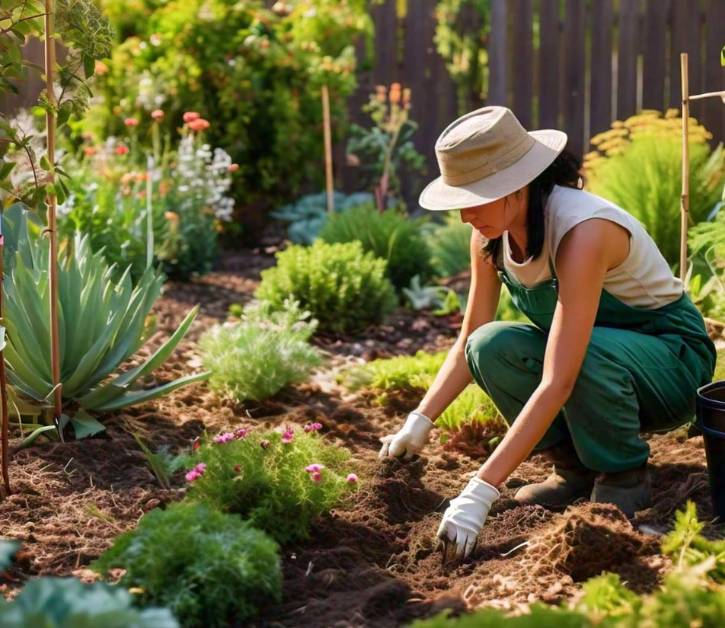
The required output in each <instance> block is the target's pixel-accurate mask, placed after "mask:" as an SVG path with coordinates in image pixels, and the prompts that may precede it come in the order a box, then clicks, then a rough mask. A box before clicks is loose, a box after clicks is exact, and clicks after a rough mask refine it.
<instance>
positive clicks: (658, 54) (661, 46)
mask: <svg viewBox="0 0 725 628" xmlns="http://www.w3.org/2000/svg"><path fill="white" fill-rule="evenodd" d="M669 5H670V0H660V2H647V3H646V5H645V27H644V28H645V32H644V63H643V65H644V67H643V77H642V83H643V85H642V107H644V108H645V109H657V110H658V111H662V110H663V109H664V108H665V71H666V68H665V61H666V59H667V49H666V46H665V33H666V30H667V14H668V12H669Z"/></svg>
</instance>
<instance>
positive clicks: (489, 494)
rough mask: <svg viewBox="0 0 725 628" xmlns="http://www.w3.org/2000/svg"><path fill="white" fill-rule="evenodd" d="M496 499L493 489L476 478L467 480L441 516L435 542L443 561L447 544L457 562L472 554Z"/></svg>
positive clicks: (493, 487) (496, 493)
mask: <svg viewBox="0 0 725 628" xmlns="http://www.w3.org/2000/svg"><path fill="white" fill-rule="evenodd" d="M500 495H501V494H500V493H499V492H498V489H497V488H496V487H495V486H492V485H491V484H489V483H488V482H485V481H484V480H481V479H479V478H478V477H473V478H471V480H470V481H469V482H468V485H467V486H466V488H464V489H463V492H462V493H461V494H460V495H459V496H458V497H456V498H455V499H454V500H452V501H451V503H450V505H449V506H448V508H446V511H445V512H444V513H443V521H441V525H440V526H439V528H438V538H439V539H440V540H441V541H442V542H443V544H444V558H445V554H447V549H448V543H454V544H455V555H456V557H457V558H465V557H466V556H468V555H469V554H470V553H471V552H472V551H473V548H474V547H475V545H476V539H477V538H478V533H479V532H480V531H481V528H482V527H483V524H484V523H485V522H486V517H487V516H488V511H489V510H490V509H491V505H492V504H493V502H495V501H496V500H497V499H498V498H499V496H500Z"/></svg>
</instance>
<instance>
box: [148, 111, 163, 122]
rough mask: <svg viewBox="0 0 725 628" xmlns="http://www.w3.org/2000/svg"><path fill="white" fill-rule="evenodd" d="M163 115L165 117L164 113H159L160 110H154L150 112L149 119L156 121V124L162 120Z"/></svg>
mask: <svg viewBox="0 0 725 628" xmlns="http://www.w3.org/2000/svg"><path fill="white" fill-rule="evenodd" d="M164 115H165V114H164V112H163V111H161V109H154V110H153V111H152V112H151V117H152V118H153V119H154V120H156V121H157V122H158V121H159V120H162V119H163V117H164Z"/></svg>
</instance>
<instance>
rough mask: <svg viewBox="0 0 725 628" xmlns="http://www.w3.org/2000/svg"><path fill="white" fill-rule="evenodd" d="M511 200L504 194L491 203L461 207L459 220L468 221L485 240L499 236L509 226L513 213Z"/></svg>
mask: <svg viewBox="0 0 725 628" xmlns="http://www.w3.org/2000/svg"><path fill="white" fill-rule="evenodd" d="M511 201H512V199H510V198H509V197H508V196H505V197H504V198H500V199H498V200H497V201H493V202H492V203H486V204H485V205H478V206H476V207H468V208H466V209H462V210H461V221H462V222H466V223H469V224H470V225H471V226H472V227H473V228H474V229H476V230H477V231H478V232H479V233H480V234H481V235H482V236H483V237H484V238H486V239H487V240H493V239H494V238H499V237H501V236H502V235H503V232H504V231H506V230H507V229H508V228H509V226H510V224H511V222H512V220H513V218H514V215H515V214H514V212H513V211H512V210H513V203H512V202H511Z"/></svg>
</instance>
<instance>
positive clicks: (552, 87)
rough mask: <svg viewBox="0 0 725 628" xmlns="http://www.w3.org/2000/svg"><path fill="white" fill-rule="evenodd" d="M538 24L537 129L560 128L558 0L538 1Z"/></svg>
mask: <svg viewBox="0 0 725 628" xmlns="http://www.w3.org/2000/svg"><path fill="white" fill-rule="evenodd" d="M539 19H540V23H539V37H540V46H539V120H538V123H537V126H538V127H540V128H558V126H559V75H560V73H559V64H560V60H561V54H560V48H559V42H560V40H561V37H560V24H561V22H560V20H559V0H541V4H540V18H539Z"/></svg>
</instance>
